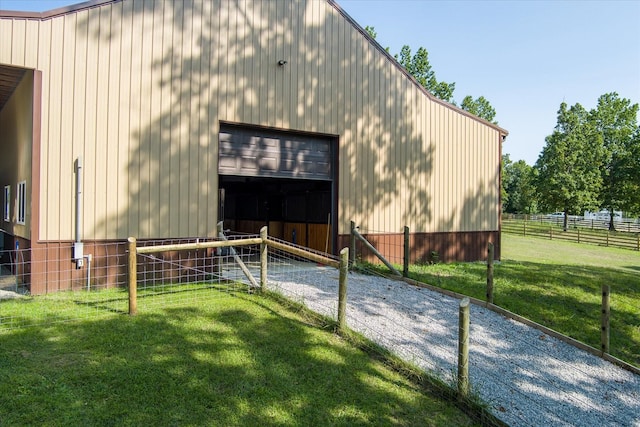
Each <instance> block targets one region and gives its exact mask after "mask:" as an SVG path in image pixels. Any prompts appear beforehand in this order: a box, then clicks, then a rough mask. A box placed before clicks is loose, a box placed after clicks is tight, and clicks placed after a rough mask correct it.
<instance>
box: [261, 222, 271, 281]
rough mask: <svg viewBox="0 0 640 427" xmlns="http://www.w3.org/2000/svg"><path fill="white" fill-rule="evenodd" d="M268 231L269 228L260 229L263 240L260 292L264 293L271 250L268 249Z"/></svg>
mask: <svg viewBox="0 0 640 427" xmlns="http://www.w3.org/2000/svg"><path fill="white" fill-rule="evenodd" d="M268 235H269V233H268V229H267V226H264V227H262V228H261V229H260V238H261V239H262V243H260V291H261V292H264V290H265V289H266V288H267V264H268V261H269V250H268V247H267V237H268Z"/></svg>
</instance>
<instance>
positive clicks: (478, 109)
mask: <svg viewBox="0 0 640 427" xmlns="http://www.w3.org/2000/svg"><path fill="white" fill-rule="evenodd" d="M460 108H462V109H463V110H465V111H468V112H470V113H471V114H475V115H476V116H478V117H480V118H483V119H485V120H486V121H488V122H491V123H493V124H496V125H497V124H498V122H496V121H494V119H495V117H496V110H495V109H494V108H493V107H492V106H491V104H490V103H489V101H487V99H486V98H485V97H484V96H481V97H479V98H477V99H473V97H472V96H471V95H467V96H465V97H464V99H463V100H462V104H460Z"/></svg>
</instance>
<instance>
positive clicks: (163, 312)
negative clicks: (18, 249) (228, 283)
mask: <svg viewBox="0 0 640 427" xmlns="http://www.w3.org/2000/svg"><path fill="white" fill-rule="evenodd" d="M105 292H110V291H105ZM113 292H114V299H116V300H118V299H121V296H122V295H121V294H120V293H118V292H117V291H113ZM194 292H203V297H202V300H201V301H200V302H199V303H197V304H191V305H188V306H184V307H174V308H171V307H170V306H167V307H165V308H162V307H161V304H159V300H158V299H160V298H163V297H164V296H162V295H158V296H154V297H152V298H154V299H155V300H154V304H153V305H150V304H147V302H146V301H142V302H141V307H140V308H141V309H140V314H139V315H138V316H135V317H129V316H127V315H123V314H117V313H115V312H113V311H112V312H110V311H109V310H108V309H107V310H103V312H104V315H102V316H100V317H93V318H91V319H89V320H84V321H75V322H60V323H53V322H52V323H50V324H48V325H44V326H39V327H30V328H29V327H27V328H17V329H13V330H4V331H0V425H3V426H5V425H6V426H13V425H50V426H88V425H91V426H99V425H105V426H106V425H118V426H120V425H134V426H140V425H149V426H151V425H153V426H164V425H198V426H199V425H211V426H232V425H236V426H248V425H255V426H312V425H313V426H328V425H343V426H351V425H388V426H414V425H429V426H451V425H456V426H458V425H462V426H464V425H475V424H477V423H476V422H474V421H472V419H471V418H469V417H468V416H467V415H466V414H465V413H463V412H462V411H461V410H460V409H458V407H456V405H455V404H454V403H452V402H450V401H448V400H446V399H444V398H443V396H442V394H443V393H442V392H440V393H439V392H437V391H435V390H433V389H431V388H429V387H428V386H427V385H425V383H420V382H419V381H410V380H408V379H407V377H406V376H403V375H400V374H399V373H398V372H397V370H394V369H390V367H389V365H388V364H387V363H383V359H382V358H381V357H372V355H371V354H369V353H368V352H365V351H363V350H361V349H359V348H356V347H355V346H354V345H352V344H350V343H349V342H347V341H345V340H343V339H341V338H340V337H339V336H337V335H335V334H333V333H332V328H331V327H327V325H326V324H320V326H322V325H324V328H320V327H318V326H319V324H318V321H317V320H315V319H314V318H311V317H309V316H308V315H305V313H304V311H302V310H297V309H296V310H292V309H291V308H290V307H289V308H288V307H285V306H283V305H282V304H281V303H280V302H278V301H277V300H276V299H273V298H268V297H267V298H265V297H260V296H257V295H249V294H246V293H238V294H235V295H233V294H220V293H217V294H215V295H217V296H216V297H215V298H212V297H211V296H210V295H211V294H212V292H213V291H210V290H209V291H194ZM60 298H61V296H60V295H59V296H58V297H57V298H54V299H51V300H50V303H51V304H61V301H60ZM143 303H145V304H146V306H145V307H144V308H143V307H142V304H143ZM30 304H31V303H30V301H29V300H23V301H3V302H0V311H4V312H5V313H6V312H11V311H16V310H19V309H20V305H22V306H23V307H27V306H29V305H30ZM48 304H49V301H46V302H45V304H44V306H47V305H48ZM32 305H33V304H32ZM150 307H151V308H150ZM50 308H55V306H52V307H50ZM71 309H72V308H71V307H67V310H71ZM38 311H39V310H33V309H32V310H24V311H23V313H25V314H24V316H25V317H29V316H36V315H38ZM23 320H25V319H23ZM27 323H28V322H27ZM477 419H479V417H478V418H476V420H477Z"/></svg>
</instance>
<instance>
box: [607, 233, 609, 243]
mask: <svg viewBox="0 0 640 427" xmlns="http://www.w3.org/2000/svg"><path fill="white" fill-rule="evenodd" d="M607 247H609V230H607Z"/></svg>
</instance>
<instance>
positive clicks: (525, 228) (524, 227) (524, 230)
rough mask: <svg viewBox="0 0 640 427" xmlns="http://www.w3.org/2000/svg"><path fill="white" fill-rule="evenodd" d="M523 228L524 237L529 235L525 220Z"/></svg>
mask: <svg viewBox="0 0 640 427" xmlns="http://www.w3.org/2000/svg"><path fill="white" fill-rule="evenodd" d="M522 229H523V231H522V235H523V236H524V237H527V221H525V222H524V224H523V226H522Z"/></svg>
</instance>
